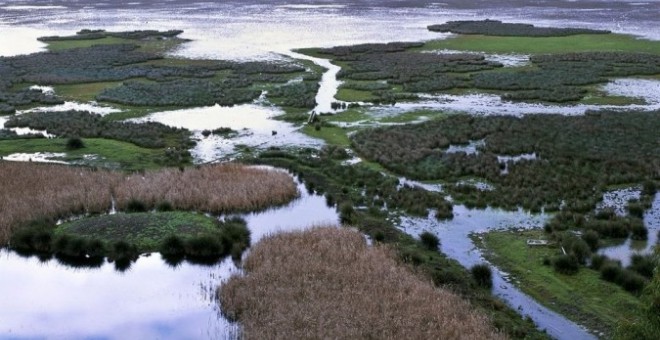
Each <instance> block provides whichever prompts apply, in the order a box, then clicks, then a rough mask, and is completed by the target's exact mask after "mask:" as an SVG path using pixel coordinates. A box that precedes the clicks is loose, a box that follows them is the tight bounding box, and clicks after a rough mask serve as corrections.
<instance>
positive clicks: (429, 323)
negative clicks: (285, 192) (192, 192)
mask: <svg viewBox="0 0 660 340" xmlns="http://www.w3.org/2000/svg"><path fill="white" fill-rule="evenodd" d="M244 265H245V270H246V276H233V277H231V278H230V279H229V280H228V281H227V282H226V283H225V284H223V285H222V286H221V287H220V288H219V299H220V303H221V307H222V309H223V311H224V312H225V313H226V314H227V315H228V316H230V317H234V318H237V319H238V320H239V321H240V322H241V325H242V327H243V329H242V332H243V334H242V335H243V336H244V337H245V338H246V339H310V338H314V339H483V338H491V339H492V338H504V335H502V334H500V333H497V332H496V331H495V330H494V329H493V328H492V327H491V326H490V325H489V322H488V319H487V318H486V317H485V316H484V315H482V314H480V313H478V312H476V311H475V310H473V309H472V308H471V307H470V305H469V304H468V303H467V302H466V301H464V300H462V299H461V298H460V297H458V296H457V295H455V294H454V293H452V292H449V291H447V290H444V289H439V288H435V287H434V286H433V285H432V284H431V283H430V282H425V281H423V280H421V279H420V278H419V277H417V276H416V275H414V274H413V273H412V272H411V271H409V270H408V269H406V268H405V267H403V266H402V265H401V264H399V263H398V262H397V261H396V260H395V256H394V254H392V251H391V250H390V249H388V248H387V247H385V246H374V247H368V246H367V245H366V243H365V240H364V238H363V237H362V235H361V234H359V233H358V232H355V231H351V230H348V229H343V228H314V229H312V230H309V231H304V232H292V233H283V234H277V235H274V236H270V237H267V238H265V239H263V240H262V241H261V242H259V243H258V244H257V245H256V246H254V247H253V248H252V250H251V251H250V254H249V256H248V257H247V259H246V261H245V263H244Z"/></svg>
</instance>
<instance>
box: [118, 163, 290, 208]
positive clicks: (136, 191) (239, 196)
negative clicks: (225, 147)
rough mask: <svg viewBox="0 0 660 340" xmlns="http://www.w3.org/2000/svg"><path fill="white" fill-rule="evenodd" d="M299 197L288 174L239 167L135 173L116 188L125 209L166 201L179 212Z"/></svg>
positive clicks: (249, 205) (276, 202)
mask: <svg viewBox="0 0 660 340" xmlns="http://www.w3.org/2000/svg"><path fill="white" fill-rule="evenodd" d="M296 194H297V188H296V184H295V183H294V182H293V180H292V179H291V176H289V175H287V174H286V173H283V172H280V171H269V170H265V169H264V168H257V167H246V166H244V165H238V164H226V165H221V166H218V165H215V166H202V167H198V168H191V169H185V170H184V171H180V170H178V169H164V170H158V171H150V172H147V173H145V174H134V175H131V176H129V177H127V178H126V179H125V180H124V181H122V182H121V183H119V185H117V187H116V188H115V198H116V200H117V206H118V207H119V208H122V209H123V208H124V207H126V206H127V205H128V203H129V202H130V201H131V200H132V199H136V200H139V201H141V202H143V203H144V204H145V205H147V206H148V207H155V206H156V205H158V204H159V203H160V202H163V201H165V202H169V203H170V204H171V205H172V207H173V208H174V209H177V210H195V211H206V212H212V213H223V212H228V211H253V210H258V209H263V208H264V207H266V206H271V205H279V204H283V203H286V202H288V201H290V200H291V198H293V197H294V196H296Z"/></svg>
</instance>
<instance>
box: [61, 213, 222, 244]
mask: <svg viewBox="0 0 660 340" xmlns="http://www.w3.org/2000/svg"><path fill="white" fill-rule="evenodd" d="M217 228H218V223H217V220H216V219H215V218H212V217H208V216H206V215H203V214H197V213H190V212H180V211H176V212H144V213H131V214H124V213H118V214H114V215H103V216H96V217H89V218H83V219H80V220H76V221H72V222H67V223H63V224H61V225H60V226H58V227H57V228H56V229H55V234H56V235H58V234H69V235H74V236H82V237H87V238H90V239H100V240H103V241H106V242H116V241H126V242H129V243H132V244H135V245H136V246H137V247H138V249H139V251H140V252H148V251H156V250H157V249H158V247H159V245H160V244H161V243H162V242H163V240H164V239H165V238H166V237H168V236H170V235H178V236H180V237H183V238H185V237H193V236H200V235H202V234H205V233H208V232H213V231H215V230H217Z"/></svg>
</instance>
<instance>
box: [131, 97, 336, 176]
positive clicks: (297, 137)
mask: <svg viewBox="0 0 660 340" xmlns="http://www.w3.org/2000/svg"><path fill="white" fill-rule="evenodd" d="M281 114H284V112H283V111H282V110H281V109H280V108H279V107H276V106H272V105H269V104H268V103H264V102H263V101H256V102H255V103H252V104H242V105H235V106H220V105H214V106H207V107H198V108H192V109H181V110H173V111H163V112H156V113H153V114H150V115H149V116H147V117H144V118H138V119H131V120H129V121H133V122H146V121H153V122H158V123H162V124H165V125H168V126H172V127H178V128H185V129H188V130H191V131H193V132H194V136H193V138H194V139H195V140H196V141H197V145H196V146H195V147H194V148H193V149H192V150H191V154H192V155H193V157H194V159H195V162H196V163H207V162H212V161H215V160H220V159H231V158H232V157H234V156H235V154H236V152H235V150H234V148H235V147H236V146H237V145H242V146H248V147H251V148H261V149H264V148H269V147H286V146H312V147H318V146H321V145H323V142H322V141H321V140H318V139H315V138H311V137H308V136H307V135H305V134H303V133H302V132H299V131H298V130H299V127H295V126H293V124H291V123H287V122H283V121H279V120H276V119H274V118H275V117H277V116H279V115H281ZM221 127H228V128H231V129H233V130H236V131H238V136H235V137H231V138H225V137H223V136H215V135H209V136H208V137H204V136H203V135H202V133H201V132H202V130H213V129H216V128H221Z"/></svg>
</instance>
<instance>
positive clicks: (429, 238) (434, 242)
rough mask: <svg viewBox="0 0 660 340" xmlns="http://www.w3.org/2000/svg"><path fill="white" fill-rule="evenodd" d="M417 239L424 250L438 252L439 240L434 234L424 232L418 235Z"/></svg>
mask: <svg viewBox="0 0 660 340" xmlns="http://www.w3.org/2000/svg"><path fill="white" fill-rule="evenodd" d="M419 239H420V241H421V242H422V244H423V245H424V247H425V248H426V249H429V250H438V246H439V245H440V239H439V238H438V237H437V236H436V235H435V234H433V233H431V232H429V231H425V232H423V233H421V234H420V235H419Z"/></svg>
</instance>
